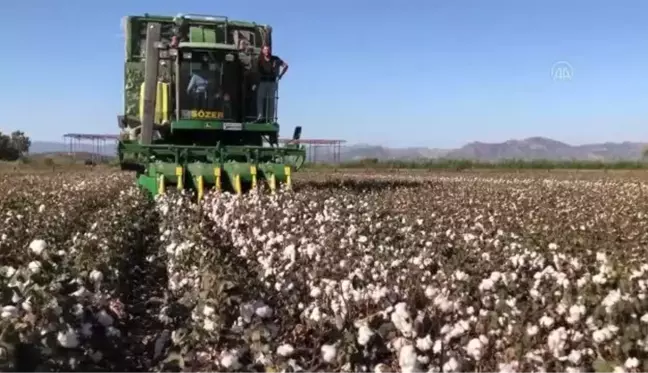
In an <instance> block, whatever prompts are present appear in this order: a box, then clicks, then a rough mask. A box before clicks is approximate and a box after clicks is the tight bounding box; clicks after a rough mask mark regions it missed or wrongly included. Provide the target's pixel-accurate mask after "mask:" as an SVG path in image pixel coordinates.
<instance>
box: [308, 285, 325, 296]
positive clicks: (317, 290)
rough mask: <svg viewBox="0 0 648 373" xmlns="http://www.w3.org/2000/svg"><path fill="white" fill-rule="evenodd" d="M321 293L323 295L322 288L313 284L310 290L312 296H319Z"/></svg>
mask: <svg viewBox="0 0 648 373" xmlns="http://www.w3.org/2000/svg"><path fill="white" fill-rule="evenodd" d="M320 295H322V289H320V288H318V287H317V286H313V287H312V288H311V291H310V296H311V297H313V298H317V297H319V296H320Z"/></svg>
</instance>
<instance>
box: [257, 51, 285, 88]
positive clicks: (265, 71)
mask: <svg viewBox="0 0 648 373" xmlns="http://www.w3.org/2000/svg"><path fill="white" fill-rule="evenodd" d="M283 64H284V62H283V60H282V59H281V58H279V57H278V56H270V58H269V59H268V60H266V59H265V58H264V57H263V56H259V76H260V80H261V81H262V82H275V81H277V75H278V72H279V67H280V66H282V65H283Z"/></svg>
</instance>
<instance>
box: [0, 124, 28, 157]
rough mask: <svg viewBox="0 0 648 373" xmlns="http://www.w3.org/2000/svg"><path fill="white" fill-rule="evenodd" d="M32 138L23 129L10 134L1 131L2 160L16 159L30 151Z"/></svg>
mask: <svg viewBox="0 0 648 373" xmlns="http://www.w3.org/2000/svg"><path fill="white" fill-rule="evenodd" d="M30 147H31V140H30V139H29V137H28V136H27V135H25V133H24V132H22V131H13V132H12V133H11V134H10V135H7V134H4V133H2V132H0V160H3V161H15V160H18V159H20V158H22V157H24V156H26V155H27V154H28V153H29V148H30Z"/></svg>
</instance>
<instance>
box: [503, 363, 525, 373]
mask: <svg viewBox="0 0 648 373" xmlns="http://www.w3.org/2000/svg"><path fill="white" fill-rule="evenodd" d="M519 365H520V364H519V363H518V362H517V361H512V362H510V363H499V366H498V367H499V371H500V373H516V372H517V369H518V367H519Z"/></svg>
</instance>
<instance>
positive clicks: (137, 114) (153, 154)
mask: <svg viewBox="0 0 648 373" xmlns="http://www.w3.org/2000/svg"><path fill="white" fill-rule="evenodd" d="M122 26H123V28H124V31H125V32H124V33H125V39H126V62H125V69H124V70H125V89H124V109H125V113H124V115H122V116H119V117H118V122H119V127H120V128H121V129H122V132H121V135H120V141H119V144H118V157H119V161H120V164H121V167H122V169H125V170H132V171H137V175H138V184H139V185H140V186H141V187H142V188H144V189H145V190H147V191H149V192H150V193H151V195H153V196H155V195H157V194H160V193H164V192H165V189H168V188H177V189H183V188H191V189H194V190H195V191H196V193H197V196H198V198H199V199H200V198H202V196H203V195H204V192H205V191H206V190H207V189H209V188H216V189H218V190H223V191H231V192H235V193H238V194H240V193H243V192H245V191H248V190H250V189H252V188H257V187H259V186H260V185H261V184H265V185H266V186H267V187H269V188H270V190H271V191H273V192H274V190H276V189H277V188H279V187H280V185H285V186H286V187H288V188H289V187H290V186H291V172H292V171H296V170H298V169H299V168H300V167H301V166H302V165H303V163H304V159H305V156H306V154H305V151H304V149H303V148H302V147H301V146H300V145H299V144H298V141H292V143H291V142H290V141H289V142H288V145H285V146H280V145H279V138H278V134H279V124H278V122H277V118H276V116H275V115H274V114H271V115H266V114H264V113H269V112H274V113H276V109H275V110H271V111H268V110H264V113H257V112H256V111H257V110H256V107H257V105H256V97H255V96H256V92H255V90H254V87H255V68H254V65H255V64H254V62H253V61H254V60H255V58H257V56H258V55H259V53H260V51H261V48H262V46H263V45H264V44H267V45H270V46H271V45H272V29H271V27H270V26H266V25H258V24H256V23H253V22H242V21H232V20H229V19H228V18H227V17H223V16H202V15H189V14H187V15H178V16H176V17H164V16H149V15H144V16H142V17H139V16H129V17H125V18H124V23H123V25H122ZM196 79H198V80H200V82H201V84H200V88H201V89H192V87H194V88H195V86H196V84H195V83H196ZM264 101H266V100H264ZM276 104H277V102H276V99H275V101H274V102H265V103H264V107H265V108H266V109H267V108H268V105H275V106H274V107H275V108H276ZM259 117H261V119H258V118H259ZM300 136H301V127H296V128H295V131H294V133H293V140H299V138H300Z"/></svg>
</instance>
